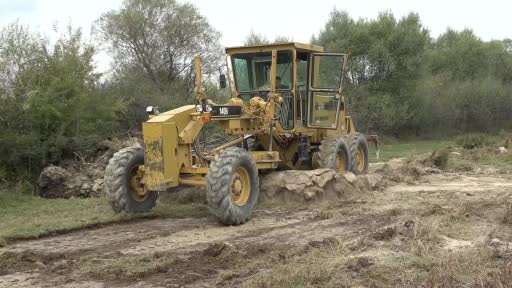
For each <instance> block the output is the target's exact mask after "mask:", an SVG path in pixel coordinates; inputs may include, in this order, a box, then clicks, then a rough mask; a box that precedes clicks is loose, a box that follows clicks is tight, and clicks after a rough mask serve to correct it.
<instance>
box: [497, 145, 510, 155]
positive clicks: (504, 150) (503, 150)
mask: <svg viewBox="0 0 512 288" xmlns="http://www.w3.org/2000/svg"><path fill="white" fill-rule="evenodd" d="M507 152H508V149H507V148H505V147H503V146H502V147H499V148H498V153H499V154H504V153H507Z"/></svg>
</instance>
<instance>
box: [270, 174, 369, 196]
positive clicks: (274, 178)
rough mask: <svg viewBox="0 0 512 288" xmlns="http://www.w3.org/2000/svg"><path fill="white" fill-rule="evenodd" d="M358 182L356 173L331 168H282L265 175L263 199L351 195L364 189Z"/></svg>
mask: <svg viewBox="0 0 512 288" xmlns="http://www.w3.org/2000/svg"><path fill="white" fill-rule="evenodd" d="M346 175H348V176H346ZM347 177H348V179H350V181H349V180H347ZM356 184H358V179H357V177H356V176H355V175H354V174H352V173H347V174H345V175H339V174H337V173H336V172H335V171H334V170H331V169H317V170H306V171H303V170H301V171H295V170H289V171H278V172H273V173H269V174H266V175H263V176H261V179H260V200H262V201H272V200H281V201H285V202H288V201H297V202H310V201H316V200H320V199H325V198H341V197H349V196H351V195H355V194H358V193H361V192H362V190H361V188H360V187H359V185H356Z"/></svg>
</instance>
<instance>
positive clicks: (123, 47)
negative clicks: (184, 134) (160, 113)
mask: <svg viewBox="0 0 512 288" xmlns="http://www.w3.org/2000/svg"><path fill="white" fill-rule="evenodd" d="M95 30H96V31H97V35H98V37H99V39H100V40H101V41H103V42H105V43H108V45H109V47H110V52H111V55H112V56H113V57H114V63H115V64H114V67H113V73H112V77H111V78H110V79H109V80H108V82H107V86H108V87H109V89H111V90H112V91H113V93H114V94H116V95H119V96H120V97H122V98H123V101H124V102H125V103H127V105H128V111H127V113H124V114H123V115H122V116H123V119H122V122H123V123H124V124H125V125H126V126H125V128H126V129H140V123H141V122H142V121H144V120H146V115H145V113H144V107H146V106H148V105H155V106H159V107H160V108H161V109H163V110H167V109H171V108H174V107H176V106H179V105H182V104H184V103H190V102H192V101H193V100H192V99H193V96H192V94H193V91H194V89H193V88H194V81H193V65H192V62H193V58H194V57H195V56H196V55H199V56H200V57H201V60H202V72H203V74H206V75H208V74H211V73H217V71H218V67H219V66H220V59H221V55H222V49H221V46H220V44H219V38H220V33H219V32H217V31H216V30H215V29H213V28H212V27H211V25H210V24H209V23H208V20H207V19H206V18H205V17H204V16H202V15H201V14H200V13H199V11H198V10H197V8H196V7H195V6H193V5H192V4H189V3H184V4H181V3H178V2H176V1H175V0H125V1H124V2H123V5H122V7H121V8H120V9H118V10H112V11H110V12H107V13H105V14H103V15H102V16H101V17H100V18H99V19H98V20H97V21H96V23H95ZM205 78H208V77H205Z"/></svg>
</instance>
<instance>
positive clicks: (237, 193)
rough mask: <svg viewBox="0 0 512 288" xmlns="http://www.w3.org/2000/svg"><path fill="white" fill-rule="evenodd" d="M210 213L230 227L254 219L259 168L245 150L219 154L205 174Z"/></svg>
mask: <svg viewBox="0 0 512 288" xmlns="http://www.w3.org/2000/svg"><path fill="white" fill-rule="evenodd" d="M206 193H207V198H208V206H209V209H210V212H211V213H212V214H213V215H215V217H217V219H218V220H219V221H220V222H221V223H223V224H227V225H239V224H243V223H245V222H247V221H248V220H249V219H250V218H251V212H252V209H253V208H254V205H255V204H256V201H257V199H258V193H259V179H258V169H257V168H256V163H255V162H254V160H253V159H252V157H251V155H250V154H249V153H248V152H247V151H246V150H244V149H241V148H238V147H231V148H228V149H226V150H225V151H223V152H221V153H220V154H218V155H217V156H216V157H215V159H214V160H213V161H212V163H211V164H210V169H209V172H208V174H207V175H206Z"/></svg>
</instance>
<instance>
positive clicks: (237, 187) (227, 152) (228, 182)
mask: <svg viewBox="0 0 512 288" xmlns="http://www.w3.org/2000/svg"><path fill="white" fill-rule="evenodd" d="M226 54H227V66H226V67H227V68H226V69H227V75H228V76H227V78H228V79H226V76H225V75H224V74H221V75H220V86H221V87H222V88H226V86H227V85H226V83H229V84H230V85H229V87H230V89H231V90H232V95H233V97H232V98H231V99H230V100H229V101H228V103H226V104H218V103H214V102H213V101H211V100H209V99H207V97H206V96H205V95H204V93H203V89H202V84H201V83H202V79H201V77H202V76H201V67H200V66H201V65H200V60H199V58H197V57H196V59H195V62H194V63H195V74H196V77H195V81H196V98H197V99H196V100H197V103H196V104H195V105H186V106H183V107H179V108H177V109H174V110H171V111H167V112H163V113H159V112H158V109H156V108H155V107H149V108H148V109H147V112H148V113H149V120H148V121H147V122H145V123H143V125H142V131H143V139H144V144H143V147H129V148H125V149H122V150H120V151H119V152H117V153H116V154H115V155H114V156H113V157H112V159H110V161H109V164H108V167H107V168H106V171H105V189H106V195H107V198H108V199H109V201H110V203H111V205H112V207H113V209H114V210H115V211H116V212H121V211H125V212H131V213H136V212H145V211H148V210H150V209H152V208H153V207H154V206H155V204H156V200H157V197H158V194H159V192H162V191H171V192H172V191H173V190H175V188H176V187H179V186H181V185H196V186H203V187H206V194H207V200H208V206H209V210H210V211H211V213H212V214H213V215H214V216H215V217H216V218H217V219H218V220H219V221H220V222H221V223H224V224H227V225H238V224H242V223H245V222H246V221H248V220H249V219H250V217H251V211H252V210H253V208H254V206H255V204H256V201H257V199H258V193H259V178H258V171H259V170H273V169H274V170H275V169H295V170H300V169H316V168H331V169H334V170H336V171H337V172H339V173H345V172H347V171H351V172H353V173H355V174H361V173H365V172H366V171H367V169H368V143H367V140H366V138H365V136H364V135H363V134H361V133H358V132H356V130H355V128H354V124H353V122H352V119H351V117H350V116H348V115H347V112H346V109H347V107H346V101H345V100H346V99H345V97H344V96H343V94H342V92H343V80H344V75H345V67H346V64H347V58H348V57H347V55H346V54H339V53H324V52H323V48H322V47H319V46H315V45H308V44H300V43H281V44H272V45H257V46H246V47H232V48H226ZM212 124H216V125H217V126H218V127H220V128H221V129H222V130H223V131H224V134H226V135H229V136H231V137H235V138H234V140H232V141H229V142H227V143H224V144H222V145H220V146H218V147H215V148H211V149H205V148H204V147H203V146H202V145H200V143H199V140H198V139H199V137H200V135H201V131H202V130H203V129H204V128H205V126H206V125H212Z"/></svg>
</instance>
